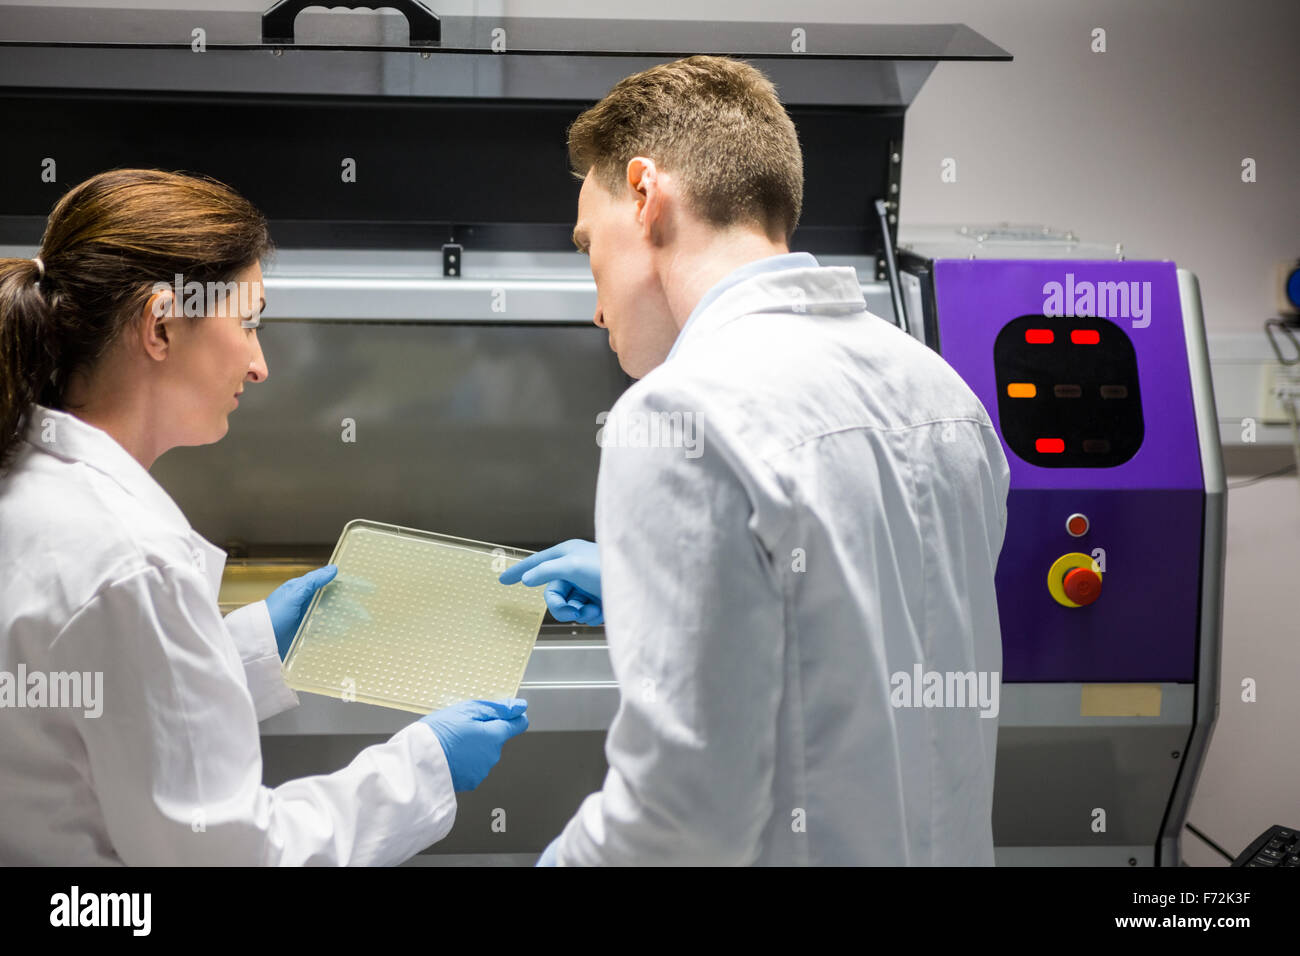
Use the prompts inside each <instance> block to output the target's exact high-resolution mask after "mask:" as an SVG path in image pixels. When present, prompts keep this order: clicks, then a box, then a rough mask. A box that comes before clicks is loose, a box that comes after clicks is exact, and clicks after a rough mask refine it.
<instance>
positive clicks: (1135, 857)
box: [993, 846, 1155, 867]
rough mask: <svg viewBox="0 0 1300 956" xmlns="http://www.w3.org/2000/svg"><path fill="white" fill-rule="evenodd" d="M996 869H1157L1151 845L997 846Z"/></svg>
mask: <svg viewBox="0 0 1300 956" xmlns="http://www.w3.org/2000/svg"><path fill="white" fill-rule="evenodd" d="M993 859H994V861H995V864H996V865H997V866H1135V867H1136V866H1154V865H1155V852H1154V851H1153V850H1152V849H1151V847H1149V846H996V847H994V848H993Z"/></svg>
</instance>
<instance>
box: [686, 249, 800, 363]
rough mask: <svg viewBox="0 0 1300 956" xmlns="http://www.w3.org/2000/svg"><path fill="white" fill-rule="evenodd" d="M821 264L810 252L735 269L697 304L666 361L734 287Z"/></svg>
mask: <svg viewBox="0 0 1300 956" xmlns="http://www.w3.org/2000/svg"><path fill="white" fill-rule="evenodd" d="M819 265H820V263H818V261H817V259H816V258H815V257H814V256H813V254H812V253H810V252H783V253H781V254H779V255H775V256H768V257H767V258H765V259H755V260H754V261H753V262H746V263H745V264H744V265H743V266H741V267H740V268H738V269H733V270H731V271H730V272H728V273H727V274H726V275H725V276H723V278H722V281H720V282H718V283H716V284H715V285H714V286H713V287H712V288H710V289H709V291H708V292H706V293H704V295H703V297H701V299H700V301H699V302H697V303H696V304H695V308H694V309H692V310H691V314H690V316H689V317H688V318H687V319H686V323H685V325H683V326H682V328H681V331H680V332H678V333H677V340H676V341H675V342H673V347H672V348H671V349H669V351H668V357H667V358H665V359H664V361H665V362H666V361H668V359H670V358H672V357H673V353H674V352H676V351H677V346H679V345H681V343H682V339H683V338H684V337H685V335H686V330H687V329H688V328H689V327H690V325H691V323H692V322H694V321H695V319H696V318H697V317H698V316H699V315H701V314H702V313H703V312H704V310H705V309H707V308H708V307H709V306H710V305H712V304H713V303H714V302H715V301H716V300H717V299H718V297H719V296H720V295H722V293H724V292H726V291H727V290H728V289H730V288H731V287H732V286H734V285H739V284H740V283H741V282H744V281H745V280H746V279H751V278H753V277H754V276H756V275H762V274H763V273H765V272H779V271H781V270H783V269H816V268H817V267H818V266H819Z"/></svg>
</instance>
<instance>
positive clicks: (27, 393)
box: [0, 259, 58, 469]
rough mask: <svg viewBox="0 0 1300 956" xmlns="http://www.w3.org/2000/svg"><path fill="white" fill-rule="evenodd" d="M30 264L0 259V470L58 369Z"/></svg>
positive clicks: (42, 298) (34, 268)
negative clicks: (29, 412)
mask: <svg viewBox="0 0 1300 956" xmlns="http://www.w3.org/2000/svg"><path fill="white" fill-rule="evenodd" d="M39 278H40V267H39V266H38V265H37V264H36V263H35V262H34V261H32V260H31V259H0V469H3V468H4V467H5V466H6V465H8V463H9V459H10V458H11V457H12V453H13V450H14V447H13V446H14V445H15V443H16V442H17V441H18V438H19V436H21V435H22V432H23V429H24V428H25V427H26V425H27V413H28V411H29V410H30V409H31V407H32V403H33V402H39V401H41V398H42V396H41V394H40V393H41V391H42V385H43V384H44V383H46V382H48V381H49V380H50V377H51V376H52V375H53V373H54V369H55V368H56V367H57V365H58V354H57V351H56V350H57V348H58V338H57V336H54V335H52V334H51V329H50V328H49V325H50V319H49V316H50V308H49V303H48V301H47V300H46V295H45V292H44V290H43V289H42V286H41V285H40V284H38V281H37V280H38V279H39Z"/></svg>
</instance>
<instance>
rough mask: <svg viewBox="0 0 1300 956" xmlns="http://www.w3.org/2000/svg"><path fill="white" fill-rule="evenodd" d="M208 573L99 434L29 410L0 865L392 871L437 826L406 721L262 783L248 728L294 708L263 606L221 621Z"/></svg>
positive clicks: (8, 542) (436, 759)
mask: <svg viewBox="0 0 1300 956" xmlns="http://www.w3.org/2000/svg"><path fill="white" fill-rule="evenodd" d="M232 493H234V492H233V491H232ZM225 560H226V556H225V553H224V552H223V551H222V550H221V549H220V548H217V547H214V546H213V545H212V544H210V543H208V542H207V541H205V540H204V539H203V538H202V537H200V536H199V535H198V534H197V533H196V532H194V531H193V530H192V529H191V528H190V526H189V523H188V522H187V521H186V520H185V517H184V515H183V514H182V513H181V511H180V509H179V508H177V506H176V504H175V502H173V501H172V500H171V498H170V497H169V496H168V495H167V493H166V492H165V491H164V490H163V489H162V488H161V487H160V486H159V485H158V484H157V482H155V481H154V480H153V478H152V477H151V476H150V475H149V473H148V472H147V471H146V470H145V469H144V468H143V467H142V466H141V465H140V464H139V462H137V461H136V460H135V459H134V458H132V457H131V455H130V454H129V453H128V452H127V451H126V450H125V449H124V448H122V447H121V446H120V445H119V444H117V442H116V441H114V440H113V439H112V438H111V437H110V436H109V435H108V434H107V433H105V432H103V431H101V430H100V429H98V428H95V427H93V426H91V425H89V424H87V423H85V422H83V421H81V420H80V419H78V418H76V417H74V416H72V415H69V414H65V413H63V412H59V411H54V410H52V409H48V408H45V407H43V406H39V405H37V406H34V408H33V409H32V412H31V414H30V416H29V423H28V430H27V435H26V441H25V443H23V445H22V446H21V447H20V449H19V451H18V453H17V455H16V457H15V458H14V461H13V464H12V466H11V467H10V469H9V471H8V472H7V473H6V474H5V475H4V476H2V477H0V634H3V639H0V863H3V864H70V865H83V864H117V863H127V864H146V865H151V864H237V865H258V864H345V863H353V864H391V863H397V862H400V861H401V860H404V859H406V858H407V857H409V856H411V855H412V854H414V853H417V852H419V851H420V850H421V849H423V848H424V847H426V846H428V845H429V844H431V843H434V842H436V841H437V840H439V839H441V838H442V837H443V836H445V835H446V834H447V832H448V831H449V830H450V829H451V826H452V823H453V822H454V818H455V811H456V799H455V794H454V793H453V790H452V784H451V776H450V771H449V770H448V767H447V762H446V758H445V756H444V755H443V751H442V747H441V745H440V744H439V743H438V739H437V737H436V735H435V734H434V733H433V731H432V729H431V728H430V727H428V725H426V724H421V723H418V722H417V723H414V724H412V725H411V726H409V727H407V728H405V729H403V730H402V731H400V732H399V733H397V734H396V735H394V736H393V738H392V739H391V740H389V741H388V742H386V743H383V744H379V745H376V746H373V747H370V748H367V749H366V750H364V751H362V752H361V753H360V754H359V755H358V756H357V757H356V759H355V760H354V761H353V762H352V763H351V764H350V765H349V766H347V767H346V768H344V769H342V770H339V771H338V772H336V773H333V774H329V775H324V776H316V777H310V778H306V779H303V780H293V781H289V782H288V783H285V784H282V785H280V786H278V787H275V788H273V789H272V788H268V787H264V786H262V782H261V781H262V759H261V746H260V740H259V737H258V730H257V724H258V721H259V720H262V719H265V718H266V717H269V716H271V715H272V714H275V713H278V712H280V711H282V710H285V709H287V708H289V707H293V706H295V705H296V704H297V697H296V696H295V695H294V693H293V691H291V690H290V689H289V688H288V687H287V686H286V685H285V683H284V679H283V677H282V674H281V667H280V658H279V654H278V652H277V650H276V643H275V634H274V631H273V630H272V627H271V620H270V616H269V614H268V612H267V609H266V605H265V602H261V601H259V602H257V603H256V604H251V605H249V606H247V607H245V608H241V609H240V610H238V611H235V612H233V613H231V614H230V615H228V616H227V617H226V618H225V619H224V621H223V619H222V617H221V615H220V612H219V611H218V609H217V592H218V589H219V587H220V584H221V576H222V571H223V569H224V567H225ZM20 673H22V674H23V675H25V677H26V681H25V682H24V683H25V684H26V686H23V687H18V686H17V680H16V678H17V677H18V675H19V674H20ZM74 673H75V674H78V675H81V676H80V678H79V679H74V678H72V677H71V676H70V675H72V674H74ZM96 674H100V675H102V678H99V679H100V680H101V681H102V685H101V688H102V689H101V694H100V697H101V699H100V700H99V701H98V702H96V703H95V707H97V708H98V709H100V710H101V713H100V714H99V715H98V716H95V715H94V714H93V710H94V709H95V707H91V708H88V707H86V706H85V704H87V700H86V698H87V697H88V691H89V692H90V693H93V691H90V689H91V688H93V686H94V681H95V680H96V678H95V677H94V675H96ZM5 675H9V688H10V690H11V691H15V690H16V691H17V693H20V694H24V695H25V696H24V697H23V699H22V703H23V704H24V706H17V704H18V703H19V701H18V698H17V694H12V693H11V694H10V695H9V697H8V698H7V699H6V696H5V694H4V679H5ZM33 675H45V677H44V678H38V677H35V676H33ZM49 675H55V676H53V677H50V676H49ZM42 680H44V681H46V682H47V685H48V686H47V690H46V694H45V700H44V706H25V705H26V704H28V703H32V702H35V703H40V695H39V694H37V693H36V691H35V689H34V687H33V682H35V684H39V683H41V682H42ZM74 680H79V682H80V683H81V684H82V685H83V686H82V687H81V688H80V697H81V698H82V699H81V701H80V703H81V704H82V706H57V705H60V704H65V703H67V702H68V701H69V700H71V699H72V697H73V696H76V691H75V690H74V688H73V683H74ZM56 684H58V685H59V690H60V691H61V693H57V694H56V693H53V692H52V691H51V688H54V687H55V685H56Z"/></svg>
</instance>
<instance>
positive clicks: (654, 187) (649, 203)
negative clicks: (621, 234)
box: [627, 156, 664, 239]
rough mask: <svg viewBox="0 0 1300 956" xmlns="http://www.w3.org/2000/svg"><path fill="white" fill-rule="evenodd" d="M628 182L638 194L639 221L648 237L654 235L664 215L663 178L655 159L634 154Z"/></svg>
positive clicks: (629, 167) (628, 167) (644, 234)
mask: <svg viewBox="0 0 1300 956" xmlns="http://www.w3.org/2000/svg"><path fill="white" fill-rule="evenodd" d="M627 184H628V186H629V187H631V189H632V192H633V193H634V194H635V195H636V210H637V223H638V225H640V227H641V234H642V235H643V236H645V237H646V238H647V239H649V238H651V237H653V236H654V234H655V231H656V229H657V228H658V226H659V224H660V222H661V220H662V219H663V216H664V190H663V180H662V177H661V174H660V171H659V167H658V166H656V165H655V161H654V160H653V159H650V158H649V157H647V156H633V157H632V158H631V159H630V160H628V163H627Z"/></svg>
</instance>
